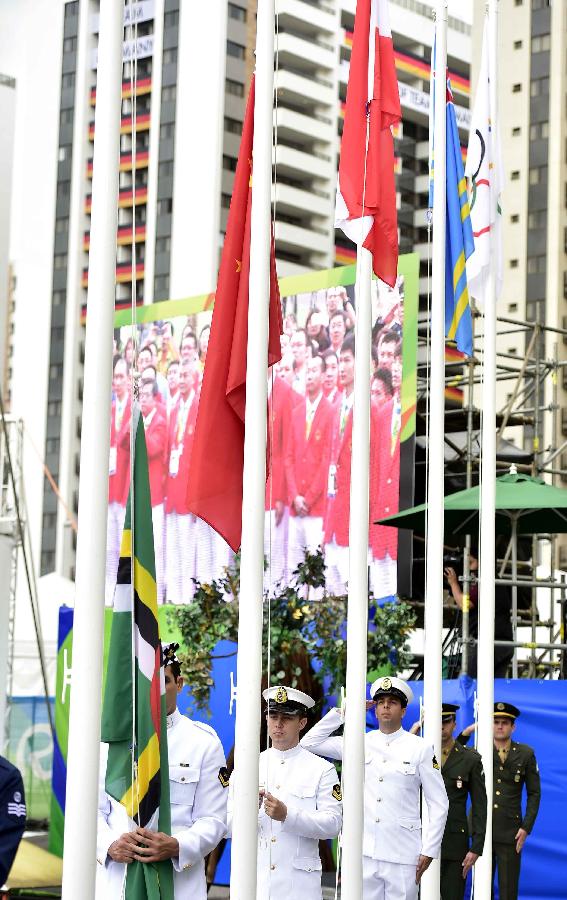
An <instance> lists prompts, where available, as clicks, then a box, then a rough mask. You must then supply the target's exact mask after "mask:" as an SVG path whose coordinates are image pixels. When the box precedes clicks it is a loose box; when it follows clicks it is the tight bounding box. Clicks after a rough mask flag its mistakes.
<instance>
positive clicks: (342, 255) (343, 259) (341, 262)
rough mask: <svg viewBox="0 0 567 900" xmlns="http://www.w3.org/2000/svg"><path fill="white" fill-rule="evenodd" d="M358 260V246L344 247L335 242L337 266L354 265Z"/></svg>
mask: <svg viewBox="0 0 567 900" xmlns="http://www.w3.org/2000/svg"><path fill="white" fill-rule="evenodd" d="M355 262H356V247H342V246H340V244H335V264H336V265H337V266H352V265H353V264H354V263H355Z"/></svg>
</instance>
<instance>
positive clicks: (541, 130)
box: [530, 122, 549, 141]
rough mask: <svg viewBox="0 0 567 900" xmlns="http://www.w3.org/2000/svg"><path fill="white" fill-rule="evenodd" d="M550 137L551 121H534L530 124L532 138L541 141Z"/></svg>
mask: <svg viewBox="0 0 567 900" xmlns="http://www.w3.org/2000/svg"><path fill="white" fill-rule="evenodd" d="M548 137H549V122H534V123H533V125H530V140H531V141H541V140H547V139H548Z"/></svg>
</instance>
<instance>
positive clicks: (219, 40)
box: [39, 0, 471, 576]
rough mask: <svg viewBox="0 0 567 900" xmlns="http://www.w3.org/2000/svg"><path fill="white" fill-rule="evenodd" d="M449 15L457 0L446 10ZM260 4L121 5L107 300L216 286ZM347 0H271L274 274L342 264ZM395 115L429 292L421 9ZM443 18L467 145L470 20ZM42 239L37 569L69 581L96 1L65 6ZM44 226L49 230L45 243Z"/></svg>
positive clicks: (397, 3)
mask: <svg viewBox="0 0 567 900" xmlns="http://www.w3.org/2000/svg"><path fill="white" fill-rule="evenodd" d="M457 8H458V6H457ZM255 11H256V10H255V0H230V2H228V0H227V2H224V0H223V3H220V4H212V5H210V8H208V10H207V15H206V16H202V17H200V19H199V27H198V40H196V32H195V17H194V14H193V12H192V9H191V6H190V4H188V3H183V2H182V0H133V2H130V0H128V2H126V3H125V24H124V64H123V85H122V96H123V101H122V124H121V129H122V138H121V156H120V161H119V165H120V188H119V199H118V207H119V208H118V233H117V262H116V296H115V301H116V305H117V306H119V307H127V306H129V305H130V304H132V303H135V304H141V303H151V302H154V301H157V300H161V299H166V298H179V297H183V296H189V295H192V294H198V293H205V292H208V291H210V290H211V289H213V288H214V282H215V277H216V269H217V265H218V260H219V253H220V248H221V246H222V240H223V234H224V230H225V228H226V219H227V215H228V206H229V204H230V197H231V192H232V182H233V178H234V170H235V167H236V160H237V156H238V147H239V141H240V134H241V130H242V122H243V118H244V109H245V102H246V96H247V92H248V84H249V78H250V74H251V72H252V69H253V48H254V44H255ZM354 12H355V0H279V2H278V13H279V18H278V31H277V42H276V43H277V51H276V63H277V74H276V102H275V108H274V127H275V133H276V136H277V150H276V151H275V153H274V186H273V201H274V208H275V236H276V255H277V259H278V271H279V274H280V275H289V274H297V273H299V272H304V271H306V270H309V269H321V268H328V267H331V266H333V265H334V264H335V263H337V264H343V263H346V262H350V261H351V260H352V259H353V258H354V248H353V247H352V246H348V242H347V241H346V240H345V239H344V237H343V236H342V235H341V234H339V233H336V232H335V229H334V196H335V186H336V171H337V161H338V154H339V150H340V139H341V132H342V122H343V114H344V102H345V99H346V85H347V81H348V69H349V60H350V47H351V44H352V31H353V27H354ZM390 16H391V24H392V31H393V38H394V47H395V50H396V66H397V71H398V77H399V84H400V96H401V101H402V114H403V122H402V125H401V126H400V128H399V130H398V132H397V133H396V144H395V146H396V157H397V159H396V172H397V192H398V212H399V232H400V248H401V251H402V252H408V251H410V250H417V251H418V252H419V253H420V255H421V258H422V262H423V270H422V280H421V281H420V291H421V292H422V293H423V294H425V290H426V279H425V273H426V266H427V253H428V245H427V219H426V209H427V196H428V162H427V160H428V114H429V60H430V56H431V44H432V40H433V19H432V9H431V4H429V3H422V2H417V0H391V2H390ZM459 16H460V13H457V14H455V15H451V16H450V18H449V34H448V49H449V68H450V71H451V76H452V82H453V89H454V93H455V103H456V107H457V114H458V121H459V126H460V128H461V138H462V143H463V146H466V143H467V132H468V123H469V112H468V102H469V95H470V85H469V80H468V79H469V65H470V45H471V39H470V32H471V28H470V24H469V23H468V22H467V21H466V20H465V19H463V18H460V17H459ZM61 25H62V35H61V56H60V97H59V102H58V105H57V111H56V113H55V115H57V112H58V114H59V120H58V124H57V126H56V130H57V147H58V150H57V181H56V192H55V193H56V206H55V210H54V216H53V219H52V220H50V222H45V229H46V240H50V239H52V241H53V243H52V247H53V256H52V275H51V291H50V294H51V321H50V332H49V359H48V360H46V361H45V368H46V370H47V374H48V381H47V399H46V406H45V413H44V419H45V423H46V427H45V437H44V447H43V451H44V457H45V462H46V465H47V467H48V468H49V471H50V473H51V474H52V476H53V479H54V480H55V481H56V482H57V484H58V485H59V490H60V493H61V495H62V497H63V498H64V499H65V500H66V501H67V504H68V506H69V507H70V515H68V514H67V513H66V512H65V510H64V507H63V506H62V505H61V504H60V503H59V502H58V499H57V498H56V497H55V495H54V493H53V490H52V487H51V485H50V483H49V481H48V480H45V481H44V492H43V500H42V512H41V527H40V529H39V530H40V531H41V563H40V568H41V572H42V573H47V572H50V571H53V570H56V571H58V572H60V573H61V574H64V575H67V576H69V575H72V573H73V566H74V531H73V528H72V527H71V524H70V518H72V516H73V515H74V514H76V508H77V498H78V458H79V456H78V453H79V443H80V417H81V392H82V381H81V377H82V352H83V331H82V325H81V314H82V313H84V309H85V303H86V291H87V286H88V248H89V212H90V183H91V176H92V149H93V138H94V110H95V105H96V73H97V66H98V65H99V60H98V58H97V31H98V2H97V0H90V2H89V4H88V15H87V18H86V20H85V22H82V21H80V19H79V4H78V2H77V0H65V2H64V3H63V17H62V23H61ZM50 234H51V236H52V238H51V237H50Z"/></svg>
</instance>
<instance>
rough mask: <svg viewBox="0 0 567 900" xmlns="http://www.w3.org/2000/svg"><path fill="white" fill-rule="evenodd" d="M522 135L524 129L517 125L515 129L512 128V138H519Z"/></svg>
mask: <svg viewBox="0 0 567 900" xmlns="http://www.w3.org/2000/svg"><path fill="white" fill-rule="evenodd" d="M521 133H522V129H521V128H520V126H519V125H516V127H515V128H512V137H518V135H520V134H521Z"/></svg>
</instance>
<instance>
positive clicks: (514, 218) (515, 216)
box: [510, 213, 520, 225]
mask: <svg viewBox="0 0 567 900" xmlns="http://www.w3.org/2000/svg"><path fill="white" fill-rule="evenodd" d="M519 221H520V216H519V214H518V213H512V215H511V216H510V222H511V223H512V225H515V224H516V223H517V222H519Z"/></svg>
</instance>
